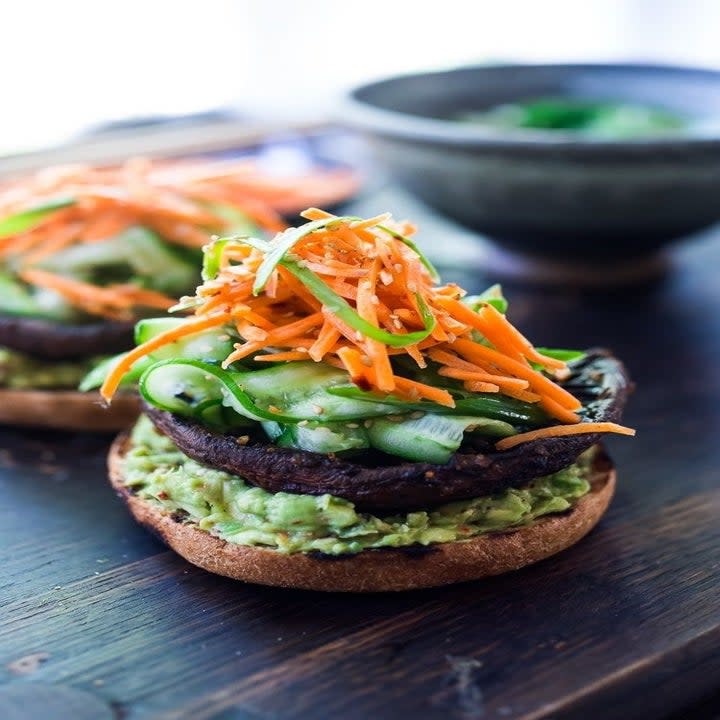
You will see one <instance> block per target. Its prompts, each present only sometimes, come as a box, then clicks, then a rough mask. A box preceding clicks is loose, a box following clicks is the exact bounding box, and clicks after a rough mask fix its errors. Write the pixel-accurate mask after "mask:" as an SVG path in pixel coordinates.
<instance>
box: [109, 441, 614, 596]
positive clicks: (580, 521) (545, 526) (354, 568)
mask: <svg viewBox="0 0 720 720" xmlns="http://www.w3.org/2000/svg"><path fill="white" fill-rule="evenodd" d="M128 449H129V439H128V437H127V435H126V434H123V435H121V436H120V437H118V438H117V440H116V441H115V443H114V444H113V446H112V448H111V449H110V455H109V458H108V463H109V471H110V481H111V483H112V485H113V487H114V488H115V490H116V491H117V493H118V495H120V497H122V498H123V499H124V500H125V502H126V503H127V505H128V507H129V509H130V512H131V513H132V514H133V515H134V517H135V519H136V520H137V521H138V522H139V523H141V524H142V525H144V526H145V527H147V528H148V529H150V530H151V531H153V532H155V533H156V534H157V535H159V536H160V537H161V538H162V540H164V541H165V543H167V545H169V546H170V547H171V548H172V549H173V550H175V552H177V553H179V554H180V555H182V556H183V557H184V558H185V559H186V560H188V561H189V562H191V563H193V564H194V565H198V566H199V567H201V568H204V569H205V570H209V571H210V572H214V573H217V574H218V575H225V576H226V577H230V578H234V579H236V580H244V581H245V582H251V583H258V584H261V585H275V586H279V587H287V588H303V589H307V590H325V591H341V592H378V591H384V590H411V589H414V588H425V587H434V586H437V585H447V584H450V583H456V582H462V581H465V580H476V579H478V578H483V577H488V576H490V575H499V574H501V573H505V572H509V571H511V570H517V569H519V568H521V567H524V566H525V565H530V564H531V563H535V562H538V561H539V560H543V559H544V558H547V557H549V556H551V555H554V554H555V553H558V552H560V551H561V550H565V549H566V548H568V547H570V546H571V545H573V544H575V543H576V542H577V541H578V540H580V539H581V538H582V537H583V536H585V535H586V534H587V533H588V532H589V531H590V530H591V529H592V528H593V527H594V526H595V525H596V524H597V522H598V521H599V520H600V518H601V517H602V515H603V514H604V513H605V511H606V510H607V507H608V505H609V504H610V500H611V498H612V496H613V492H614V490H615V469H614V467H613V464H612V462H611V460H610V459H609V458H608V456H607V455H606V454H605V452H604V451H602V450H601V451H600V452H598V453H597V455H596V458H595V462H594V464H593V472H592V479H591V485H592V489H591V491H590V492H589V493H588V494H587V495H585V496H583V497H582V498H580V500H579V501H578V502H577V504H576V505H575V506H574V507H573V508H572V509H571V510H569V511H568V512H567V513H563V514H558V515H549V516H546V517H544V518H541V519H540V520H537V521H535V522H534V523H532V524H531V525H527V526H524V527H521V528H518V529H517V530H513V531H511V532H503V533H492V534H486V535H479V536H477V537H475V538H472V539H470V540H462V541H457V542H450V543H439V544H437V545H430V546H428V547H418V546H413V547H410V548H407V549H404V550H403V549H400V548H397V549H396V548H389V549H385V548H383V549H380V550H364V551H362V552H360V553H358V554H356V555H345V556H339V557H335V556H318V555H317V554H305V553H295V554H291V555H288V554H284V553H281V552H277V551H276V550H269V549H265V548H259V547H250V546H246V545H234V544H232V543H228V542H226V541H224V540H220V539H219V538H216V537H213V536H212V535H210V534H209V533H207V532H205V531H203V530H200V529H198V527H197V526H196V525H195V524H193V523H184V522H182V521H177V520H174V519H173V517H172V515H171V514H170V513H168V512H166V511H163V510H162V509H161V508H159V507H158V506H157V505H155V504H153V503H151V502H148V501H147V500H143V499H142V498H139V497H137V496H136V495H132V494H131V493H130V491H129V490H128V488H127V487H126V486H125V484H124V478H123V462H122V461H123V458H124V456H125V453H126V452H127V451H128Z"/></svg>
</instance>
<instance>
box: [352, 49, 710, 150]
mask: <svg viewBox="0 0 720 720" xmlns="http://www.w3.org/2000/svg"><path fill="white" fill-rule="evenodd" d="M488 70H489V71H492V70H501V71H504V70H507V71H510V70H517V71H522V70H531V71H542V70H549V71H552V70H557V71H575V72H593V71H604V72H633V71H637V72H643V73H658V74H667V73H671V74H674V75H684V76H695V77H707V78H711V79H714V80H716V81H717V83H718V87H719V88H720V69H713V68H705V67H699V66H697V67H696V66H688V65H674V64H661V63H634V62H618V63H510V62H507V63H488V64H481V65H459V66H455V67H449V68H440V69H434V70H429V71H419V72H412V73H401V74H396V75H391V76H387V77H383V78H380V79H378V80H373V81H372V82H368V83H363V84H362V85H358V86H355V87H353V88H352V89H350V90H349V91H348V92H347V93H346V94H345V96H344V97H343V98H342V100H341V103H340V107H339V116H340V118H341V121H342V122H343V123H345V124H346V125H348V126H349V127H351V128H354V129H356V130H360V131H363V132H365V133H369V134H372V135H377V136H381V137H386V138H393V139H399V140H405V141H411V142H419V143H431V144H441V145H445V146H448V145H449V146H453V147H464V148H466V149H467V148H473V149H477V150H503V151H513V150H516V151H523V152H547V151H548V150H553V151H555V152H563V151H570V152H573V153H577V152H580V153H583V154H590V155H595V154H603V155H604V154H607V153H608V152H613V153H614V152H621V153H623V154H646V153H648V152H656V151H658V150H661V151H666V152H673V151H675V152H678V151H680V152H688V151H692V152H695V151H704V150H709V149H713V150H720V125H719V126H718V127H717V128H707V129H705V130H704V131H703V129H702V128H701V129H699V130H696V131H695V132H694V133H693V134H681V135H660V136H652V137H646V138H636V139H632V140H627V139H623V140H617V139H613V138H607V137H587V136H583V137H577V136H572V135H570V134H569V133H568V134H562V133H548V132H545V131H542V130H533V129H511V130H504V129H501V128H487V127H482V126H468V125H463V124H462V123H459V122H456V121H454V120H443V119H440V118H430V117H423V116H420V115H413V114H410V113H405V112H402V111H399V110H387V109H385V108H381V107H378V106H377V105H375V104H373V103H372V102H370V101H368V100H365V99H362V98H361V97H360V96H361V95H362V94H364V93H366V92H369V91H373V90H375V89H377V88H382V87H383V86H386V85H391V84H392V83H395V82H398V81H404V80H413V79H421V78H425V77H438V76H443V75H446V76H448V75H455V74H456V73H459V72H461V73H473V72H478V73H482V72H484V71H488Z"/></svg>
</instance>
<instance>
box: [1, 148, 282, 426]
mask: <svg viewBox="0 0 720 720" xmlns="http://www.w3.org/2000/svg"><path fill="white" fill-rule="evenodd" d="M243 168H245V165H238V163H235V164H228V163H226V162H211V161H207V160H205V161H197V162H174V163H168V162H165V163H151V162H149V161H147V160H143V159H135V160H131V161H129V162H127V163H126V164H125V165H123V166H121V167H114V168H99V167H87V166H64V167H56V168H50V169H47V170H45V171H42V172H40V173H38V174H36V175H34V176H32V177H29V178H24V179H22V180H19V181H17V182H14V183H11V184H8V185H6V186H5V187H4V188H3V190H2V192H1V193H0V422H11V423H16V424H31V425H44V426H50V427H60V428H68V429H93V430H103V429H105V430H107V429H120V428H122V427H127V426H128V425H129V423H131V422H132V420H133V419H134V417H135V416H137V412H138V404H137V399H136V396H135V395H129V394H125V395H121V396H119V397H118V402H117V403H116V404H114V405H113V408H112V410H111V411H110V412H107V411H106V410H105V409H104V408H103V407H102V406H101V403H100V402H99V398H98V397H97V395H96V394H95V395H93V394H87V393H81V392H77V387H78V383H79V382H80V380H81V379H82V378H83V377H84V376H85V375H86V374H87V373H88V371H89V370H90V369H91V368H93V367H95V366H97V365H98V364H101V363H102V361H103V359H104V358H107V357H109V356H112V355H114V354H115V353H117V352H119V351H121V350H127V349H129V348H131V347H132V346H133V326H134V324H135V322H136V321H137V320H138V319H139V318H142V317H147V316H150V315H158V314H164V313H165V312H166V311H167V309H168V308H169V307H171V306H172V305H174V304H175V303H176V301H177V298H178V297H180V296H181V295H183V294H185V293H187V292H191V291H192V290H193V289H194V288H195V286H196V285H197V283H198V282H199V280H200V274H199V270H198V268H199V265H200V262H201V257H202V251H201V248H202V247H203V245H205V244H206V243H208V242H209V241H210V239H211V237H212V236H213V234H217V233H221V234H224V233H228V232H253V233H255V234H259V233H260V231H261V230H262V231H263V232H265V231H269V232H271V233H272V232H275V231H277V230H279V229H282V228H283V227H284V226H285V224H284V223H283V221H282V220H281V218H280V216H279V215H278V214H277V213H276V212H275V211H274V210H273V209H272V207H271V206H269V205H268V204H267V203H265V202H263V201H262V200H261V199H260V198H259V197H258V192H257V190H255V191H254V190H253V185H252V182H251V180H252V178H248V175H247V172H244V171H243ZM99 372H100V373H101V374H104V371H103V369H102V367H100V368H99Z"/></svg>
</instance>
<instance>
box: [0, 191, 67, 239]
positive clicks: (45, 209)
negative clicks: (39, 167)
mask: <svg viewBox="0 0 720 720" xmlns="http://www.w3.org/2000/svg"><path fill="white" fill-rule="evenodd" d="M75 202H76V200H75V198H73V197H57V198H53V199H52V200H46V201H45V202H43V203H41V204H39V205H35V206H34V207H31V208H28V209H27V210H23V211H22V212H19V213H16V214H15V215H10V216H9V217H6V218H3V219H2V220H0V238H4V237H7V236H9V235H16V234H17V233H21V232H25V231H26V230H30V229H31V228H32V227H33V225H36V224H37V223H39V222H40V221H41V220H42V219H43V218H45V217H47V216H48V215H50V214H52V213H54V212H55V211H56V210H61V209H62V208H66V207H70V205H74V204H75Z"/></svg>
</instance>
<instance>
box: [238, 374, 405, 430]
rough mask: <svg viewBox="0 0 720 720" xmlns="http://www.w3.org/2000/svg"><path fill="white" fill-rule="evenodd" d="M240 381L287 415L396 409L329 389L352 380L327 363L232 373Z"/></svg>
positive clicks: (326, 418)
mask: <svg viewBox="0 0 720 720" xmlns="http://www.w3.org/2000/svg"><path fill="white" fill-rule="evenodd" d="M232 376H233V378H234V379H235V381H236V382H237V384H238V385H239V386H240V387H241V388H242V389H243V390H244V391H245V392H247V393H248V394H249V395H251V396H252V397H253V398H254V399H255V401H256V402H257V403H259V404H262V405H264V406H266V407H269V406H273V407H276V408H278V409H279V410H280V412H282V413H283V414H285V415H290V416H293V417H296V418H298V419H314V420H318V421H320V422H331V421H336V420H354V419H357V418H367V417H376V416H381V415H387V414H388V413H392V412H393V411H394V408H393V407H392V406H390V405H385V404H383V403H368V402H366V401H364V400H352V399H347V398H342V397H339V396H337V395H333V394H331V393H330V392H328V390H329V389H330V388H332V387H334V386H335V385H344V384H346V383H347V382H348V376H347V373H346V372H345V371H343V370H338V369H337V368H334V367H332V366H330V365H326V364H325V363H316V362H312V361H308V362H292V363H286V364H278V365H277V366H276V367H272V368H268V369H267V370H254V371H251V372H245V373H232Z"/></svg>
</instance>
